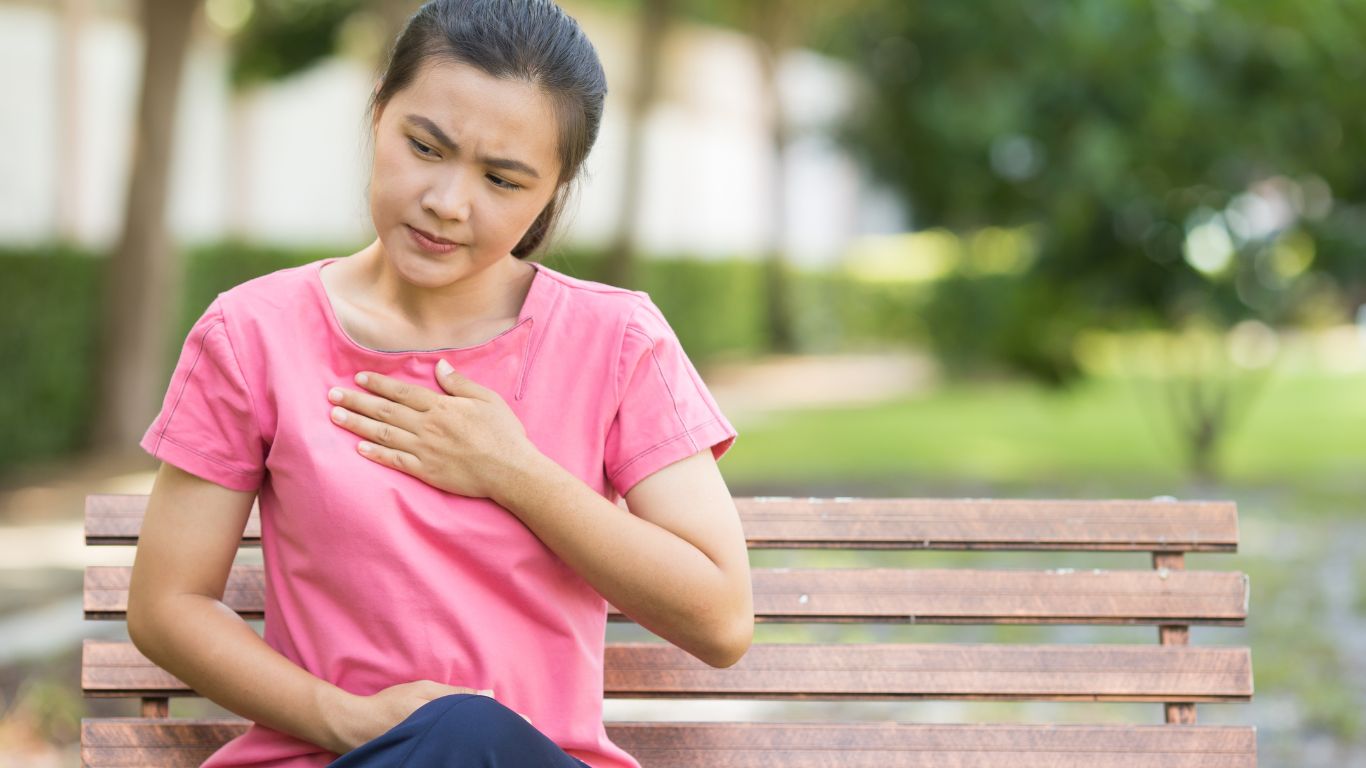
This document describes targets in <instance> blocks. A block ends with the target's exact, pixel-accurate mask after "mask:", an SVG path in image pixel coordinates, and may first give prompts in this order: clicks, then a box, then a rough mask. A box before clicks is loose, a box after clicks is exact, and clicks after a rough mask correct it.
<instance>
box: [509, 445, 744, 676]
mask: <svg viewBox="0 0 1366 768" xmlns="http://www.w3.org/2000/svg"><path fill="white" fill-rule="evenodd" d="M510 467H511V468H510V469H509V470H508V471H509V472H511V473H513V475H512V476H509V477H507V478H506V480H505V482H502V483H500V484H499V493H498V497H497V498H494V499H493V500H494V501H496V502H497V503H498V504H500V505H502V506H503V507H505V508H507V509H508V510H509V511H511V512H512V513H513V514H515V515H516V516H517V517H518V518H519V519H520V520H521V521H522V522H523V523H525V524H526V526H527V527H528V528H530V529H531V530H532V532H533V533H535V534H536V536H537V537H538V538H539V539H540V540H541V541H542V542H544V543H545V545H546V546H547V547H549V548H550V549H551V550H552V551H553V552H555V554H557V555H559V557H560V559H562V560H564V561H565V563H566V564H567V565H569V567H570V568H573V569H574V571H575V572H577V573H578V574H579V575H580V576H582V577H583V579H584V580H585V581H587V582H588V583H589V584H590V585H591V586H592V587H593V588H594V589H595V590H597V591H598V594H600V595H602V596H603V597H604V598H605V599H606V600H607V601H608V602H609V603H611V604H612V605H613V606H615V607H616V608H617V609H618V610H620V611H621V612H623V613H625V614H626V615H628V616H630V617H631V618H632V619H633V620H635V621H636V623H638V624H640V625H641V626H643V627H645V628H646V629H648V630H650V631H651V632H654V633H655V634H657V635H659V636H660V637H662V638H664V639H665V640H668V641H669V642H671V643H673V644H674V645H677V646H678V647H680V648H682V649H683V650H685V651H687V652H688V653H691V654H692V655H693V656H696V657H697V658H698V659H701V660H702V661H704V662H706V663H707V664H710V665H712V666H715V667H723V666H729V665H730V664H733V663H735V659H736V658H737V654H736V651H735V648H737V647H739V645H740V643H739V641H738V640H737V639H736V638H737V637H739V635H740V632H739V630H738V629H737V620H736V617H735V616H734V611H732V610H730V608H729V604H728V603H725V602H724V601H719V600H718V595H725V594H728V593H729V592H730V591H731V590H730V589H729V586H728V583H727V579H726V575H725V573H724V572H723V571H722V570H721V569H720V568H719V567H718V566H717V564H716V563H715V562H713V561H712V560H711V558H709V557H708V556H707V555H706V554H705V553H704V552H702V550H700V549H698V548H697V547H696V546H694V545H693V544H692V543H691V542H689V541H687V540H685V539H683V538H680V537H679V536H677V535H675V534H674V533H673V532H672V531H669V530H667V529H665V528H662V527H660V526H658V525H656V524H654V523H652V522H650V521H648V520H644V519H642V518H640V517H637V516H636V515H633V514H631V513H630V511H628V510H625V509H623V508H621V507H619V506H617V505H616V504H613V503H612V502H610V501H608V500H607V499H605V498H603V497H602V496H601V495H599V494H598V493H597V492H596V491H594V490H593V489H592V488H590V487H589V486H588V485H587V484H586V483H584V482H583V481H582V480H581V479H579V478H578V477H577V476H575V475H574V474H573V473H571V472H570V471H568V470H566V469H565V468H564V467H561V466H560V465H559V464H557V463H556V462H555V461H554V460H552V459H550V458H549V457H547V456H545V455H544V454H542V453H540V452H539V451H531V452H530V455H528V456H525V457H523V458H522V459H520V460H518V461H517V462H514V463H511V464H510ZM744 646H745V647H747V646H748V641H747V640H746V641H744ZM740 653H743V649H741V650H740Z"/></svg>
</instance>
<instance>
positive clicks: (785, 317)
mask: <svg viewBox="0 0 1366 768" xmlns="http://www.w3.org/2000/svg"><path fill="white" fill-rule="evenodd" d="M751 2H753V5H752V6H751V8H752V11H751V15H750V24H751V27H750V29H751V33H752V34H753V36H754V37H755V38H756V39H757V41H758V42H759V71H760V73H761V75H762V80H761V82H762V84H763V89H764V93H763V98H764V101H765V103H766V107H767V109H766V111H767V113H768V127H769V135H770V140H771V146H772V148H773V150H772V165H771V170H770V172H769V189H770V194H769V217H768V220H769V227H768V233H767V237H766V239H767V241H768V243H767V246H766V247H765V248H764V295H765V298H766V301H765V305H764V306H765V308H766V311H765V315H766V318H765V319H766V322H767V326H768V340H769V349H770V350H771V351H773V352H778V353H791V352H795V351H796V348H797V341H796V334H795V333H794V331H793V327H792V310H791V306H790V303H789V299H788V297H789V295H790V289H789V286H788V268H787V258H786V243H785V235H786V233H787V175H786V173H785V172H784V166H783V163H784V158H786V156H787V146H788V143H789V139H790V138H791V135H790V131H789V130H788V128H787V119H786V115H785V113H784V110H783V100H782V93H781V92H780V90H779V87H778V66H779V63H780V62H781V60H782V55H783V53H784V52H785V51H786V50H787V49H788V47H789V46H790V45H791V44H792V35H793V32H794V26H795V24H794V19H793V16H794V15H796V14H798V13H799V12H800V11H799V10H798V9H797V8H796V7H789V6H792V5H793V4H791V3H785V2H782V0H751Z"/></svg>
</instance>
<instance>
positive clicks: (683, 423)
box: [650, 341, 701, 450]
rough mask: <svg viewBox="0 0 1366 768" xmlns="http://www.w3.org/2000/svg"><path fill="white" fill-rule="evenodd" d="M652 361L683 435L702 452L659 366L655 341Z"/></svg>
mask: <svg viewBox="0 0 1366 768" xmlns="http://www.w3.org/2000/svg"><path fill="white" fill-rule="evenodd" d="M650 359H651V360H653V361H654V363H655V370H656V371H659V380H660V381H662V382H664V391H665V392H668V393H669V401H670V402H672V403H673V406H674V415H675V416H677V417H678V425H679V426H680V427H682V428H683V434H685V435H688V440H689V441H690V442H691V443H692V447H693V448H694V449H696V450H701V449H700V448H698V447H697V441H696V440H693V439H692V435H691V434H689V433H690V432H691V430H689V429H688V422H686V421H684V420H683V414H682V413H681V412H680V411H679V410H678V398H677V397H674V391H673V388H672V387H670V386H669V377H668V376H665V375H664V366H662V365H660V364H659V357H658V356H657V355H655V345H654V342H653V341H651V342H650Z"/></svg>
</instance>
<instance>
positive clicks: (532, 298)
mask: <svg viewBox="0 0 1366 768" xmlns="http://www.w3.org/2000/svg"><path fill="white" fill-rule="evenodd" d="M341 258H342V257H340V256H333V257H330V258H326V259H319V260H318V261H317V262H315V263H314V265H313V269H312V270H310V271H311V275H310V277H311V278H312V279H311V280H310V281H309V282H310V283H311V285H312V286H313V289H314V291H315V292H316V296H317V298H318V300H319V301H320V303H321V304H322V309H323V314H324V315H326V318H327V322H328V324H329V325H330V326H331V327H332V331H333V332H334V333H335V334H336V335H337V337H338V338H340V339H342V340H343V341H344V342H345V343H346V345H347V346H349V347H351V348H352V349H354V350H356V351H359V352H363V353H366V354H370V355H379V356H384V357H394V356H402V355H422V354H434V353H443V354H450V353H460V352H475V351H478V350H481V349H484V348H486V347H490V346H493V345H494V344H496V343H498V342H499V341H501V340H503V339H505V338H508V337H511V336H513V335H514V334H516V332H517V331H518V330H519V329H521V328H522V327H523V326H526V327H530V326H532V325H534V324H535V319H534V318H535V316H536V312H537V311H538V310H539V309H540V308H541V304H542V301H543V299H542V294H544V292H545V290H546V288H545V286H544V285H543V284H544V283H545V282H546V281H547V280H548V279H549V278H548V277H547V276H546V275H545V269H546V268H545V267H544V266H543V265H541V264H538V263H536V262H534V261H528V262H526V263H527V264H530V265H531V266H532V268H533V269H535V270H536V273H535V275H533V276H532V278H531V288H530V289H529V290H528V291H527V295H526V298H525V299H524V300H523V301H522V309H521V311H520V312H518V314H517V323H516V324H515V325H513V326H512V327H511V328H508V329H507V330H505V331H503V332H502V333H499V334H498V335H496V336H493V337H492V338H489V339H486V340H484V341H481V342H479V343H478V344H472V345H470V346H466V347H436V348H433V349H374V348H372V347H367V346H365V345H364V344H361V343H360V342H358V341H356V340H355V339H353V338H351V335H350V334H348V333H347V332H346V329H345V328H343V327H342V324H341V320H340V319H338V317H337V313H336V311H335V310H334V309H333V307H332V299H331V297H329V296H328V295H327V287H326V286H325V285H323V279H322V269H323V267H325V266H327V265H328V264H331V263H332V262H334V261H337V260H339V259H341Z"/></svg>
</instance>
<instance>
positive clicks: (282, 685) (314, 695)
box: [128, 594, 353, 754]
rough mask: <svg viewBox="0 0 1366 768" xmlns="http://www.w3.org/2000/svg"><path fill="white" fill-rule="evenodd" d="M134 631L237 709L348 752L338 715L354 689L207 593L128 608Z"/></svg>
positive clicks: (195, 684)
mask: <svg viewBox="0 0 1366 768" xmlns="http://www.w3.org/2000/svg"><path fill="white" fill-rule="evenodd" d="M128 634H129V637H130V638H131V639H132V640H133V644H134V645H135V646H137V649H138V650H139V651H141V652H142V654H143V655H144V656H146V657H147V658H148V659H150V660H151V661H152V662H154V663H156V664H157V665H158V666H160V667H161V668H162V669H165V670H166V671H167V672H170V673H171V674H173V675H175V676H176V677H177V678H179V679H180V680H181V681H182V682H184V683H185V684H186V685H189V686H190V687H191V688H193V689H194V690H195V691H196V692H198V693H199V694H200V695H201V696H203V697H205V698H207V699H209V700H210V701H212V702H214V703H215V704H218V705H219V706H221V707H223V708H224V709H227V710H229V711H231V712H233V713H235V714H238V715H241V716H242V717H245V718H247V719H249V720H252V721H254V722H257V723H260V724H261V725H264V726H266V727H267V728H271V729H274V730H277V731H282V732H284V733H287V734H290V735H291V736H295V737H298V738H300V739H303V740H304V741H307V742H309V743H312V744H317V745H318V746H320V747H322V748H324V749H326V750H329V751H331V752H334V753H337V754H342V753H344V752H345V751H346V750H347V747H346V746H345V745H344V743H343V742H342V741H341V739H340V738H339V736H338V734H337V733H336V720H337V715H338V713H339V711H340V708H341V707H342V706H343V705H344V704H345V700H346V699H347V697H353V694H351V693H349V692H347V691H345V690H343V689H341V688H338V687H337V686H335V685H332V684H331V683H329V682H327V681H325V680H322V679H320V678H318V677H316V676H314V675H313V674H311V673H309V672H308V671H307V670H305V669H303V668H302V667H300V666H298V665H297V664H295V663H294V662H292V661H290V660H289V659H287V658H285V657H284V656H283V655H281V654H280V652H278V651H276V650H275V649H274V648H271V647H270V646H269V645H268V644H266V641H265V640H263V639H261V637H260V636H259V635H257V634H256V631H255V630H253V629H252V628H251V626H250V625H249V624H247V623H246V621H244V620H243V619H242V618H241V617H240V616H238V615H237V614H236V613H235V612H234V611H233V610H232V609H231V608H228V607H227V606H226V605H224V604H223V603H222V602H220V601H218V600H215V599H214V598H212V597H208V596H205V595H190V594H182V595H174V596H170V597H165V598H162V599H161V600H160V601H159V602H158V603H157V604H155V605H147V606H144V607H143V608H141V609H140V610H139V612H138V614H137V616H136V620H135V618H134V614H133V612H132V611H130V612H129V621H128Z"/></svg>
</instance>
